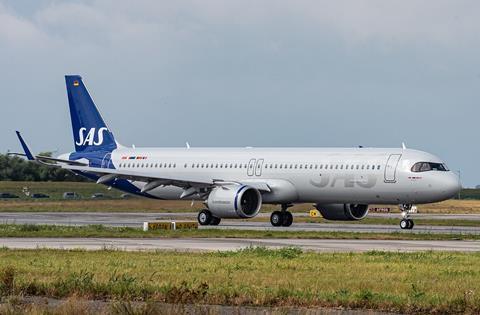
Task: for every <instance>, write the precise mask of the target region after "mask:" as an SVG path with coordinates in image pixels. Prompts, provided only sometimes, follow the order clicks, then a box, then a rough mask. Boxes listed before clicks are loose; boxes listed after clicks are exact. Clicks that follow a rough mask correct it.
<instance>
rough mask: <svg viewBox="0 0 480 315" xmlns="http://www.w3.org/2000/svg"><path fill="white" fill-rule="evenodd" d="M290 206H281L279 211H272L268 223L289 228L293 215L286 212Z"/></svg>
mask: <svg viewBox="0 0 480 315" xmlns="http://www.w3.org/2000/svg"><path fill="white" fill-rule="evenodd" d="M291 206H292V205H282V210H281V211H273V212H272V215H271V216H270V223H271V224H272V225H273V226H290V225H292V223H293V215H292V213H291V212H289V211H287V209H288V208H289V207H291Z"/></svg>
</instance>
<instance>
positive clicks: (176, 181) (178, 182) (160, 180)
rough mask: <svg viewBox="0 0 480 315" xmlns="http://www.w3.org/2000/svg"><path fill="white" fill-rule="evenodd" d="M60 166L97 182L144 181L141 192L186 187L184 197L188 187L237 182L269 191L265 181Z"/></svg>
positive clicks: (208, 186)
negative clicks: (157, 188) (90, 176)
mask: <svg viewBox="0 0 480 315" xmlns="http://www.w3.org/2000/svg"><path fill="white" fill-rule="evenodd" d="M61 167H62V168H65V169H68V170H71V171H77V172H88V173H94V174H97V175H98V176H100V178H99V179H98V181H97V183H99V184H104V183H107V182H109V181H112V180H115V179H118V178H122V179H128V180H134V181H142V182H146V183H147V184H146V185H145V187H144V188H143V189H142V192H146V191H149V190H151V189H154V188H156V187H159V186H169V185H171V186H178V187H182V188H184V189H186V193H185V195H184V196H183V197H184V198H186V197H188V196H189V195H191V194H190V193H189V191H187V190H188V189H190V188H194V189H200V188H206V189H207V190H209V189H212V188H214V187H216V186H226V185H231V184H238V185H249V186H252V187H254V188H256V189H258V190H260V191H264V192H270V191H271V189H270V187H269V186H268V184H267V183H265V182H252V183H250V182H245V183H243V182H238V181H227V180H219V179H211V180H199V179H193V178H189V177H185V176H179V175H175V176H164V175H161V176H157V175H153V174H145V173H140V172H136V171H132V170H117V169H111V168H98V167H88V166H76V165H62V166H61ZM194 191H195V192H197V191H196V190H192V193H193V192H194Z"/></svg>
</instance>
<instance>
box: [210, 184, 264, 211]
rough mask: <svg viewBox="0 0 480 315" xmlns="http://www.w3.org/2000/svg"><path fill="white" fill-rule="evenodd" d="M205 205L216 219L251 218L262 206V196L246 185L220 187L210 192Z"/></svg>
mask: <svg viewBox="0 0 480 315" xmlns="http://www.w3.org/2000/svg"><path fill="white" fill-rule="evenodd" d="M207 205H208V209H209V210H210V212H212V214H213V215H214V216H216V217H218V218H253V217H254V216H256V215H257V214H258V212H259V211H260V207H261V206H262V195H261V194H260V192H259V191H258V190H257V189H255V188H253V187H250V186H246V185H226V186H220V187H216V188H214V189H213V190H212V192H211V193H210V195H209V196H208V199H207Z"/></svg>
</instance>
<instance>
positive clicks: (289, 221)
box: [282, 211, 293, 226]
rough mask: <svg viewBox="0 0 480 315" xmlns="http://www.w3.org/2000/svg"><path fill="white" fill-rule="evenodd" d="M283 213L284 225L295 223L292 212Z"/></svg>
mask: <svg viewBox="0 0 480 315" xmlns="http://www.w3.org/2000/svg"><path fill="white" fill-rule="evenodd" d="M282 214H283V221H282V226H290V225H292V223H293V215H292V213H291V212H288V211H286V212H284V213H282Z"/></svg>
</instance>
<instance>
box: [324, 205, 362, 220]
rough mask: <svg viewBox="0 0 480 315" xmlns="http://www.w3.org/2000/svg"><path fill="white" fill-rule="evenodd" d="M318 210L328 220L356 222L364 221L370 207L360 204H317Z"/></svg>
mask: <svg viewBox="0 0 480 315" xmlns="http://www.w3.org/2000/svg"><path fill="white" fill-rule="evenodd" d="M316 208H317V210H318V211H320V214H321V215H322V216H323V217H324V218H325V219H327V220H335V221H356V220H362V219H364V218H365V217H366V216H367V214H368V205H358V204H348V203H347V204H328V205H321V204H317V205H316Z"/></svg>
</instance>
